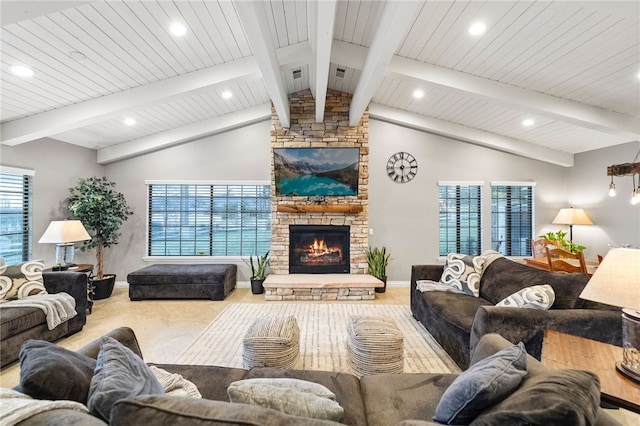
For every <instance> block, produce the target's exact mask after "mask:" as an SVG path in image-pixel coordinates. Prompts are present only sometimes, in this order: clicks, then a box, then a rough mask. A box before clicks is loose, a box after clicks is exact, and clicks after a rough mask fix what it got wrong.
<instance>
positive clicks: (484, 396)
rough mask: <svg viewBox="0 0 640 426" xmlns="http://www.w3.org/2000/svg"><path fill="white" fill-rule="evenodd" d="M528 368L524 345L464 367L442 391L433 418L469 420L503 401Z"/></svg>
mask: <svg viewBox="0 0 640 426" xmlns="http://www.w3.org/2000/svg"><path fill="white" fill-rule="evenodd" d="M526 369H527V353H526V352H525V350H524V345H523V344H522V343H519V344H518V345H517V346H512V347H510V348H505V349H502V350H501V351H499V352H497V353H495V354H493V355H491V356H489V357H487V358H485V359H483V360H481V361H479V362H477V363H476V364H474V365H472V366H471V367H470V368H469V369H468V370H467V371H464V372H463V373H462V374H460V375H459V376H458V378H457V379H456V380H455V381H454V382H453V383H452V384H451V386H449V388H447V390H446V391H445V392H444V394H443V395H442V398H441V399H440V402H439V403H438V406H437V407H436V414H435V416H433V420H435V421H437V422H440V423H445V424H467V423H469V422H470V421H472V420H473V419H475V418H476V416H477V415H478V414H480V412H482V411H483V410H484V409H485V408H487V407H489V406H491V405H493V404H495V403H497V402H499V401H501V400H502V399H503V398H504V397H505V396H506V395H507V394H509V393H510V392H512V391H513V390H514V389H515V388H516V387H517V386H518V385H519V384H520V382H521V381H522V378H523V377H524V375H525V374H526Z"/></svg>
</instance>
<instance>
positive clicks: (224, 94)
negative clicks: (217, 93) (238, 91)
mask: <svg viewBox="0 0 640 426" xmlns="http://www.w3.org/2000/svg"><path fill="white" fill-rule="evenodd" d="M232 96H233V93H231V90H225V91H224V92H222V97H223V98H224V99H231V97H232Z"/></svg>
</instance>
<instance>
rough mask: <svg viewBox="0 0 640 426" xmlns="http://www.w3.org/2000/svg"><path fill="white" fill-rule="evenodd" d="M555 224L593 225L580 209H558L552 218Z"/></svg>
mask: <svg viewBox="0 0 640 426" xmlns="http://www.w3.org/2000/svg"><path fill="white" fill-rule="evenodd" d="M552 223H553V224H555V225H593V222H592V221H591V219H590V218H589V216H587V214H586V213H585V212H584V210H582V209H574V208H573V207H571V208H568V209H560V211H559V212H558V215H557V216H556V218H555V219H553V222H552Z"/></svg>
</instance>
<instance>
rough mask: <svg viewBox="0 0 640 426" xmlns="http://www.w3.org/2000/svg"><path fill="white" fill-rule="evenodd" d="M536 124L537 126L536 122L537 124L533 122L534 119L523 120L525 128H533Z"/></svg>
mask: <svg viewBox="0 0 640 426" xmlns="http://www.w3.org/2000/svg"><path fill="white" fill-rule="evenodd" d="M534 124H536V122H535V121H533V120H532V119H530V118H527V119H525V120H522V125H523V126H527V127H529V126H533V125H534Z"/></svg>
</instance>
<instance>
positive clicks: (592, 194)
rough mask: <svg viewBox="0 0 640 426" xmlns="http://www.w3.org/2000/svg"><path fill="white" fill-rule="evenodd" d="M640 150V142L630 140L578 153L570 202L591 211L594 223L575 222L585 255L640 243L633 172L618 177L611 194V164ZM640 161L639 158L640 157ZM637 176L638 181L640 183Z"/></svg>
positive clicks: (628, 159) (626, 159)
mask: <svg viewBox="0 0 640 426" xmlns="http://www.w3.org/2000/svg"><path fill="white" fill-rule="evenodd" d="M639 150H640V142H630V143H627V144H624V145H618V146H614V147H611V148H606V149H598V150H594V151H588V152H583V153H581V154H577V155H576V156H575V165H574V167H573V168H572V170H571V175H570V178H569V182H568V184H569V193H568V197H567V198H568V201H567V206H569V205H572V206H574V207H580V208H583V209H584V210H585V212H587V214H588V215H589V217H590V218H591V220H592V221H593V226H577V225H576V226H574V227H573V239H574V240H575V241H576V242H577V243H579V244H582V245H584V246H586V247H587V250H585V255H586V256H587V257H596V255H598V254H601V255H604V254H606V253H607V251H608V249H609V247H619V246H621V245H627V244H628V245H631V246H633V247H639V246H640V205H636V206H632V205H631V204H630V203H629V200H630V199H631V191H632V186H633V184H632V180H631V176H621V177H614V182H615V184H616V190H617V193H618V194H617V196H616V197H613V198H611V197H609V196H608V195H607V192H608V190H609V183H610V182H611V177H610V176H607V166H611V165H613V164H622V163H630V162H632V161H633V159H634V157H635V156H636V155H637V153H638V151H639ZM636 161H638V160H636ZM637 181H638V177H636V185H637V184H638V182H637Z"/></svg>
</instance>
